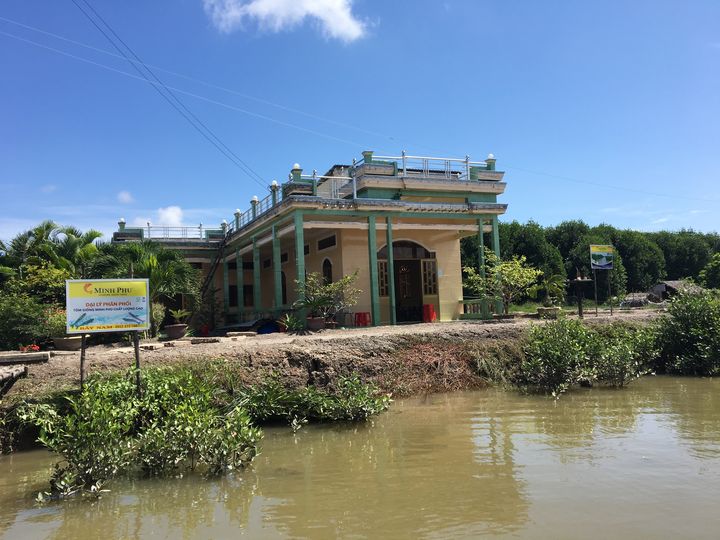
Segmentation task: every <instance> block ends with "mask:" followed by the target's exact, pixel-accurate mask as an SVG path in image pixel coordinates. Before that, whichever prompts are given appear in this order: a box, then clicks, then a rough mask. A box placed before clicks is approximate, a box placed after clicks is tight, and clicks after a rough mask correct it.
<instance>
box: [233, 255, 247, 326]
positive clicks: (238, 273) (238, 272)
mask: <svg viewBox="0 0 720 540" xmlns="http://www.w3.org/2000/svg"><path fill="white" fill-rule="evenodd" d="M235 265H236V268H235V281H236V282H237V304H238V322H242V315H241V314H242V312H243V309H244V308H245V291H244V289H243V286H244V285H245V283H244V282H245V279H244V278H245V272H244V271H243V263H242V257H241V256H240V248H235Z"/></svg>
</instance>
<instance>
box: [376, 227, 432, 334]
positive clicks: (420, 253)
mask: <svg viewBox="0 0 720 540" xmlns="http://www.w3.org/2000/svg"><path fill="white" fill-rule="evenodd" d="M392 248H393V260H394V266H395V272H394V273H395V275H394V276H393V278H392V279H393V281H394V284H395V317H396V320H397V322H420V321H422V320H423V274H422V269H423V261H426V260H434V259H435V253H434V252H431V251H429V250H427V249H426V248H424V247H423V246H421V245H420V244H418V243H416V242H412V241H410V240H398V241H395V242H393V245H392ZM387 258H388V247H387V246H385V247H383V248H382V249H380V250H379V251H378V261H380V263H379V271H380V273H381V274H382V273H383V272H384V275H381V276H379V278H380V279H379V281H380V283H385V284H387V283H388V280H389V279H390V276H388V275H387V272H388V265H387V262H386V261H387ZM386 288H387V287H386ZM385 295H387V292H385Z"/></svg>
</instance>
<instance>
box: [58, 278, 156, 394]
mask: <svg viewBox="0 0 720 540" xmlns="http://www.w3.org/2000/svg"><path fill="white" fill-rule="evenodd" d="M65 292H66V298H67V299H66V304H65V306H66V313H67V322H66V329H65V331H66V332H67V333H68V334H81V335H82V348H81V350H80V388H81V389H82V388H83V386H84V384H85V348H86V343H87V341H86V335H87V334H93V333H95V334H96V333H101V332H132V333H133V342H134V346H135V377H136V378H135V381H136V385H137V392H138V395H139V394H140V339H139V338H140V334H139V332H141V331H145V330H148V329H149V328H150V309H149V303H150V302H149V300H150V283H149V281H148V280H147V279H90V280H80V279H69V280H67V281H66V282H65Z"/></svg>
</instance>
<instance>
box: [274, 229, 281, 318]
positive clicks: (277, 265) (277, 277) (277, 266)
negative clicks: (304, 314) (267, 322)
mask: <svg viewBox="0 0 720 540" xmlns="http://www.w3.org/2000/svg"><path fill="white" fill-rule="evenodd" d="M272 252H273V263H272V264H273V285H274V286H275V312H276V314H278V315H279V314H280V308H281V306H282V268H281V264H282V263H281V262H280V238H279V237H278V229H277V225H273V227H272Z"/></svg>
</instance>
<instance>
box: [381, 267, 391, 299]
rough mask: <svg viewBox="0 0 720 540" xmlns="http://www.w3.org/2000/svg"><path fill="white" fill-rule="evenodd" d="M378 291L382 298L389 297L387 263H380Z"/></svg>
mask: <svg viewBox="0 0 720 540" xmlns="http://www.w3.org/2000/svg"><path fill="white" fill-rule="evenodd" d="M378 289H379V291H380V296H388V295H389V294H390V293H389V290H388V263H387V261H378Z"/></svg>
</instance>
